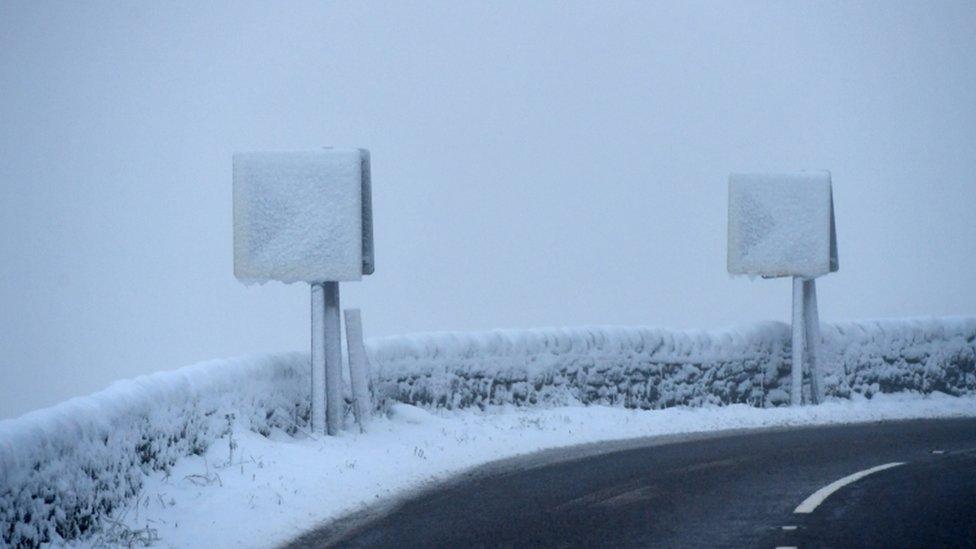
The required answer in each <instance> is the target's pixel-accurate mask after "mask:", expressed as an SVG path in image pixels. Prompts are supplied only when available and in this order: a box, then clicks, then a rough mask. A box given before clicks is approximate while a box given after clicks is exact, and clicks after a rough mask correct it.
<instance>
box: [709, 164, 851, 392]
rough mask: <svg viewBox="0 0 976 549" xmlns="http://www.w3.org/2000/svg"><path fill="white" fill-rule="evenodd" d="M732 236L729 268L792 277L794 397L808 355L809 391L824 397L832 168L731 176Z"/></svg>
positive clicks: (833, 233) (832, 253)
mask: <svg viewBox="0 0 976 549" xmlns="http://www.w3.org/2000/svg"><path fill="white" fill-rule="evenodd" d="M728 237H729V247H728V257H727V261H728V270H729V273H731V274H745V275H753V276H762V277H764V278H773V277H780V276H791V277H793V322H792V325H793V326H792V329H793V337H792V359H791V360H792V374H791V375H792V380H791V381H792V382H791V385H790V401H791V403H792V404H793V405H794V406H797V405H799V404H800V401H801V400H802V393H803V362H804V356H806V357H807V359H808V362H809V364H810V394H811V397H812V400H813V402H814V403H819V402H820V398H821V396H822V394H821V391H822V383H821V379H820V370H819V366H818V364H817V347H818V345H819V343H820V329H819V328H820V318H819V313H818V312H817V286H816V281H815V279H816V278H817V277H818V276H822V275H825V274H827V273H832V272H834V271H836V270H837V269H838V261H837V230H836V229H835V228H834V193H833V189H832V187H831V181H830V172H826V171H815V172H797V173H746V174H740V173H734V174H732V175H730V176H729V233H728Z"/></svg>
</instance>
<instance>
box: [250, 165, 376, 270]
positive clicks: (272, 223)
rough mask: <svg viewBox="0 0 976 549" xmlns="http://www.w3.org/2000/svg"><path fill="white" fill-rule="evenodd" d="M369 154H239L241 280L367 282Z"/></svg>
mask: <svg viewBox="0 0 976 549" xmlns="http://www.w3.org/2000/svg"><path fill="white" fill-rule="evenodd" d="M364 154H365V153H364V152H363V151H360V150H359V149H325V150H322V151H315V152H288V153H242V154H236V155H234V275H235V276H236V277H237V278H239V279H241V280H242V281H244V282H267V281H268V280H279V281H282V282H299V281H307V282H323V281H329V280H331V281H344V280H359V279H360V278H361V277H362V271H363V237H364V230H363V215H362V214H363V205H362V198H363V174H362V169H361V168H362V164H363V157H364Z"/></svg>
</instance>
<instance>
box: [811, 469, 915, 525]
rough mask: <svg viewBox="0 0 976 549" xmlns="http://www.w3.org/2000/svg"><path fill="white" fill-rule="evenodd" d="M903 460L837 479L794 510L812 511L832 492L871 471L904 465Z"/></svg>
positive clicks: (875, 471)
mask: <svg viewBox="0 0 976 549" xmlns="http://www.w3.org/2000/svg"><path fill="white" fill-rule="evenodd" d="M904 464H905V462H903V461H896V462H894V463H885V464H884V465H878V466H877V467H872V468H870V469H865V470H863V471H858V472H856V473H854V474H853V475H847V476H846V477H844V478H842V479H840V480H835V481H834V482H831V483H830V484H828V485H827V486H824V487H823V488H821V489H819V490H817V491H816V492H814V493H813V494H811V495H810V497H808V498H807V499H805V500H803V502H802V503H800V505H798V506H797V507H796V509H794V510H793V512H794V513H812V512H813V511H814V509H816V508H817V507H818V506H819V505H820V504H821V503H823V502H824V500H825V499H827V498H828V497H829V496H830V495H831V494H833V493H834V492H836V491H837V490H840V489H841V488H843V487H845V486H847V485H848V484H850V483H852V482H856V481H858V480H860V479H862V478H864V477H866V476H868V475H870V474H871V473H877V472H878V471H884V470H885V469H891V468H892V467H898V466H899V465H904Z"/></svg>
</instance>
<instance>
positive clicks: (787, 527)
mask: <svg viewBox="0 0 976 549" xmlns="http://www.w3.org/2000/svg"><path fill="white" fill-rule="evenodd" d="M783 530H786V531H787V532H792V531H793V530H796V526H784V527H783Z"/></svg>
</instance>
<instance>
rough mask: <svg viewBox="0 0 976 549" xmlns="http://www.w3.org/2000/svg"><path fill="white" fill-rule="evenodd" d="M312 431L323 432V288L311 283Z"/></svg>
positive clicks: (318, 433) (320, 285)
mask: <svg viewBox="0 0 976 549" xmlns="http://www.w3.org/2000/svg"><path fill="white" fill-rule="evenodd" d="M311 288H312V363H311V368H312V387H311V389H312V395H311V397H312V432H313V433H315V434H317V435H320V434H323V433H325V330H324V327H325V290H324V288H323V287H322V284H319V283H314V282H313V283H312V284H311Z"/></svg>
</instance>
